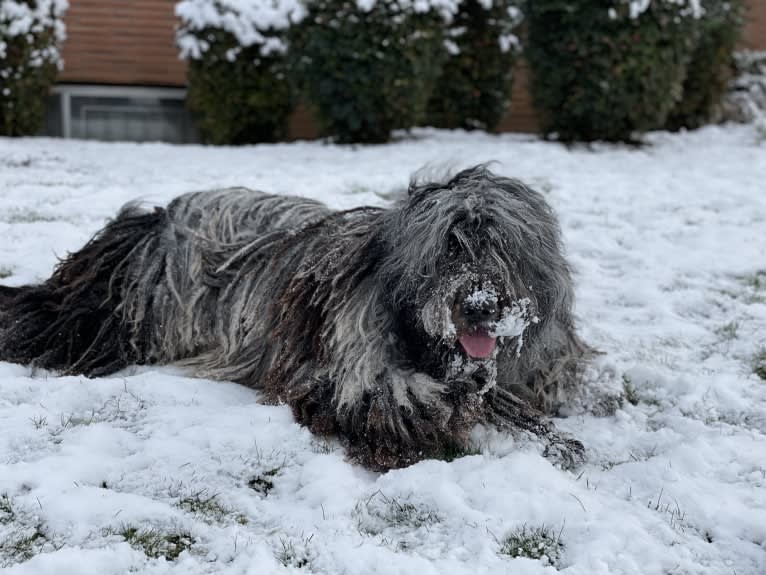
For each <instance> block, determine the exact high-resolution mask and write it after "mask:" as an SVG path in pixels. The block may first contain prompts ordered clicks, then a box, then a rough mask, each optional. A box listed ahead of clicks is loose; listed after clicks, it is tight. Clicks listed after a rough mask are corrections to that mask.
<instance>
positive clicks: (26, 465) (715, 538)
mask: <svg viewBox="0 0 766 575" xmlns="http://www.w3.org/2000/svg"><path fill="white" fill-rule="evenodd" d="M650 141H651V142H652V145H651V146H648V147H644V148H640V149H635V148H624V147H613V146H594V147H592V148H584V147H583V148H573V149H567V148H564V147H562V146H559V145H557V144H553V143H544V142H541V141H539V140H536V139H534V138H529V137H523V136H487V135H482V134H473V135H468V134H463V133H459V132H437V131H419V132H416V134H415V137H414V138H411V139H407V140H404V141H401V142H399V143H395V144H391V145H386V146H371V147H363V148H358V149H354V148H351V147H335V146H329V145H323V144H321V143H295V144H284V145H271V146H257V147H248V148H238V149H231V148H206V147H200V146H187V147H178V146H169V145H160V144H152V145H133V144H100V143H92V142H78V141H61V140H50V139H22V140H9V139H0V277H4V279H3V280H2V282H5V283H7V284H14V285H16V284H21V283H24V282H33V281H39V280H41V279H43V278H45V277H46V276H47V275H48V274H49V272H50V271H51V268H52V266H53V265H54V264H55V262H56V257H57V256H61V255H63V254H64V253H66V252H67V251H68V250H73V249H76V248H78V247H79V246H80V245H82V244H83V243H84V242H85V241H86V240H87V239H88V238H89V237H90V236H91V234H93V232H95V231H96V229H98V228H99V227H100V226H101V225H102V224H103V223H104V221H105V220H106V218H108V217H110V216H111V215H113V214H114V213H115V211H116V210H117V209H118V208H119V207H120V205H121V204H122V203H124V202H126V201H128V200H131V199H135V198H141V199H143V200H145V201H147V202H152V203H154V202H157V203H163V202H166V201H167V200H169V199H170V198H172V197H173V196H175V195H176V194H179V193H181V192H186V191H190V190H195V189H204V188H213V187H219V186H228V185H244V186H250V187H253V188H259V189H264V190H269V191H274V192H280V193H286V194H300V195H305V196H310V197H314V198H320V199H322V200H324V201H326V202H327V203H329V204H330V205H331V206H333V207H336V208H347V207H351V206H356V205H360V204H377V205H382V204H385V202H386V201H387V199H386V198H387V197H388V196H389V194H390V192H391V191H392V190H395V189H397V188H400V187H401V186H402V185H404V184H405V183H406V181H407V178H408V175H409V174H410V173H411V172H413V171H414V170H416V169H417V168H420V167H422V166H423V165H425V164H432V165H433V164H436V165H443V164H444V163H445V162H446V163H449V164H452V165H454V166H457V167H462V166H467V165H469V164H473V163H478V162H484V161H487V160H497V161H498V162H499V163H498V164H497V166H496V168H495V169H496V171H499V172H502V173H504V174H508V175H513V176H516V177H519V178H521V179H523V180H526V181H527V182H529V183H531V184H533V185H535V186H537V187H538V189H540V190H542V191H544V193H545V194H546V195H547V197H548V199H549V201H550V202H551V203H552V204H553V206H554V207H555V208H556V210H557V211H558V213H559V214H560V218H561V222H562V226H563V229H564V236H565V241H566V246H567V251H568V254H569V257H570V259H571V261H572V263H573V265H574V267H575V268H576V270H577V296H578V303H577V312H578V318H579V324H580V326H581V330H582V332H583V335H584V336H585V338H586V339H587V340H588V341H589V342H590V343H591V344H593V345H594V346H596V347H597V348H599V349H600V350H602V351H603V352H604V354H603V356H602V357H600V358H599V360H598V362H597V365H596V367H595V368H594V370H593V374H592V375H593V377H595V376H596V375H600V376H601V377H603V378H605V379H612V380H613V381H615V382H621V381H623V380H624V381H625V382H627V383H626V385H627V389H628V391H629V393H628V397H629V399H630V400H631V402H626V403H625V406H624V407H623V408H622V409H620V410H619V411H618V412H617V414H616V415H615V416H613V417H604V418H596V417H593V416H590V415H575V416H572V417H569V418H567V419H559V420H557V422H556V423H557V425H559V427H562V428H564V429H567V430H568V431H570V432H572V433H574V434H575V435H576V436H577V437H579V438H580V439H581V440H582V441H583V443H585V445H586V446H587V450H588V458H589V461H588V463H587V464H586V465H584V466H583V467H581V468H580V469H577V470H575V471H571V472H570V471H562V470H560V469H557V468H555V467H553V466H552V465H551V463H550V462H549V461H548V460H546V459H544V458H542V457H541V456H540V455H539V451H538V449H537V448H536V446H534V445H531V444H530V445H525V444H519V443H516V444H514V440H513V439H512V438H510V437H505V436H501V435H497V434H493V433H491V432H485V433H483V434H481V433H477V441H478V444H479V447H480V450H481V453H479V454H476V455H470V456H467V457H463V458H461V459H457V460H455V461H453V462H450V463H447V462H443V461H425V462H422V463H419V464H417V465H414V466H412V467H410V468H407V469H402V470H398V471H392V472H390V473H387V474H384V475H379V474H375V473H371V472H369V471H366V470H365V469H362V468H360V467H358V466H355V465H351V464H349V463H348V462H346V461H345V460H344V453H343V451H342V449H340V448H339V447H338V445H336V444H335V443H333V442H327V441H323V440H320V439H318V438H316V437H313V436H312V435H311V434H310V433H309V432H308V431H306V430H305V429H302V428H301V427H299V426H298V425H296V424H295V423H294V422H293V420H292V417H291V414H290V412H289V410H288V408H286V407H283V406H264V405H259V404H258V394H257V393H256V392H254V391H252V390H249V389H246V388H243V387H240V386H237V385H234V384H230V383H221V382H214V381H206V380H199V379H192V378H190V377H188V376H185V375H184V374H183V373H181V372H179V371H178V370H177V369H174V368H167V367H166V368H159V369H139V370H132V371H128V372H125V373H122V374H119V375H117V376H114V377H108V378H101V379H94V380H89V379H85V378H82V377H57V376H55V375H54V374H45V373H34V374H33V373H31V372H30V370H29V369H27V368H25V367H22V366H17V365H11V364H7V363H0V494H4V495H0V568H2V567H5V568H6V570H7V572H8V573H13V574H20V573H25V574H35V575H42V574H47V573H50V574H56V575H61V574H65V573H92V574H94V575H110V574H117V573H128V572H139V573H177V574H184V575H187V574H195V573H225V574H235V573H254V574H269V573H323V574H331V575H335V574H349V575H365V574H368V573H376V574H411V573H417V574H418V575H430V574H439V575H444V574H448V575H452V574H456V575H457V574H464V573H465V574H471V575H477V574H480V573H492V574H497V573H512V574H514V575H524V574H528V573H555V572H556V568H558V569H559V570H560V571H562V572H564V573H571V574H582V575H598V574H602V573H615V574H617V573H621V574H626V575H627V574H641V575H655V574H656V575H671V574H672V575H682V574H687V575H697V574H700V575H701V574H706V575H708V574H709V575H719V574H720V575H734V574H736V575H763V574H764V573H766V381H765V380H764V379H762V377H763V376H766V143H764V142H763V141H759V137H758V134H757V133H756V131H755V130H754V129H753V128H749V127H726V128H707V129H704V130H702V131H699V132H696V133H689V134H681V135H668V134H654V135H652V136H651V138H650ZM759 358H760V359H759ZM759 361H760V362H762V363H761V364H760V367H761V370H762V371H761V377H759V376H758V375H757V374H756V372H757V371H759V370H758V366H759ZM523 526H526V528H527V531H530V530H532V529H535V528H541V527H545V528H546V529H547V533H549V534H550V535H551V537H552V538H553V539H554V541H548V542H547V544H546V545H547V552H548V554H549V555H551V556H556V555H558V556H559V557H558V560H556V561H553V562H554V563H556V565H557V567H555V566H553V565H547V566H546V561H545V560H534V559H529V558H516V559H514V558H511V557H509V556H508V555H504V554H503V553H501V550H502V548H503V544H504V541H505V539H506V537H507V536H508V535H509V534H511V533H515V532H518V531H519V530H520V529H521V528H522V527H523ZM557 538H558V539H559V542H560V544H561V545H559V544H558V543H556V541H555V539H557ZM534 551H535V550H531V551H530V550H527V551H526V552H525V554H526V555H533V556H534V555H535V553H534ZM179 552H180V555H179ZM152 555H159V556H164V557H167V559H166V558H153V557H151V556H152ZM176 556H177V557H176Z"/></svg>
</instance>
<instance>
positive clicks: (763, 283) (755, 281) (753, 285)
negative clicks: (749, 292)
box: [739, 270, 766, 291]
mask: <svg viewBox="0 0 766 575" xmlns="http://www.w3.org/2000/svg"><path fill="white" fill-rule="evenodd" d="M739 279H740V281H741V282H742V283H743V284H745V286H747V287H749V288H750V289H753V290H756V291H762V290H764V291H766V270H758V271H756V272H754V273H752V274H748V275H744V276H740V278H739Z"/></svg>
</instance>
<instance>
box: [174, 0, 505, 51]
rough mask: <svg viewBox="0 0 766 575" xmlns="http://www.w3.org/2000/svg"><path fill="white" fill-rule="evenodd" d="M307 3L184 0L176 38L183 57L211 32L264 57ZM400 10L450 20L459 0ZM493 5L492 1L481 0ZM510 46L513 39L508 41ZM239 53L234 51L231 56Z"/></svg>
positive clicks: (416, 2)
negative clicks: (254, 49) (253, 48)
mask: <svg viewBox="0 0 766 575" xmlns="http://www.w3.org/2000/svg"><path fill="white" fill-rule="evenodd" d="M377 1H378V0H356V5H357V8H358V9H359V10H360V11H361V12H369V11H370V10H372V9H373V8H374V7H375V5H376V3H377ZM306 4H307V2H305V1H301V0H181V1H180V2H178V3H177V4H176V16H178V18H179V19H180V20H181V26H180V28H179V30H178V34H177V36H176V40H177V42H178V46H179V47H180V49H181V57H182V58H190V59H193V60H198V59H200V58H201V57H202V55H203V54H204V53H205V52H207V51H208V49H209V48H210V41H211V40H212V38H210V37H209V36H208V32H210V31H212V30H223V31H226V32H229V33H230V34H232V35H233V36H234V37H235V38H236V40H237V42H238V43H239V45H240V46H241V47H243V48H245V47H249V46H260V47H261V53H262V54H263V55H264V56H268V55H269V54H274V53H280V52H284V51H285V50H286V49H287V44H286V42H285V40H284V38H283V37H281V35H280V34H279V32H282V31H284V30H286V29H288V28H289V27H290V26H291V25H292V24H297V23H299V22H301V21H302V20H303V18H305V16H306V13H307V9H306ZM396 4H397V5H398V7H399V11H400V12H401V13H405V14H406V13H415V14H422V13H426V12H430V11H436V12H437V13H438V14H440V15H441V16H442V18H444V20H445V21H447V22H449V21H450V20H451V19H452V17H453V16H454V15H455V14H456V13H457V10H458V7H459V5H460V0H397V2H396ZM482 4H483V5H485V6H486V7H491V5H492V0H482ZM509 45H510V42H509ZM236 54H237V52H232V53H231V57H232V59H233V58H235V57H236Z"/></svg>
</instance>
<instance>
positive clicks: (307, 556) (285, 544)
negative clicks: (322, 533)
mask: <svg viewBox="0 0 766 575" xmlns="http://www.w3.org/2000/svg"><path fill="white" fill-rule="evenodd" d="M313 538H314V534H313V533H312V534H311V535H309V536H308V537H301V539H300V540H299V541H298V542H296V541H294V540H292V539H284V538H280V540H279V543H280V545H281V548H280V549H279V550H278V551H277V553H276V558H277V561H279V562H280V563H281V564H282V565H284V566H285V567H297V568H298V569H302V568H303V567H308V566H309V565H310V564H311V555H312V554H311V551H310V545H311V540H312V539H313Z"/></svg>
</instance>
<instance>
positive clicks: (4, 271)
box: [0, 266, 13, 280]
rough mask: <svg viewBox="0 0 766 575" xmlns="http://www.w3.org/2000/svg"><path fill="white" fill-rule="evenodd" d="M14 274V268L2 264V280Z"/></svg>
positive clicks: (0, 267) (0, 273)
mask: <svg viewBox="0 0 766 575" xmlns="http://www.w3.org/2000/svg"><path fill="white" fill-rule="evenodd" d="M12 275H13V268H10V267H8V266H0V280H4V279H6V278H9V277H11V276H12Z"/></svg>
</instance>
